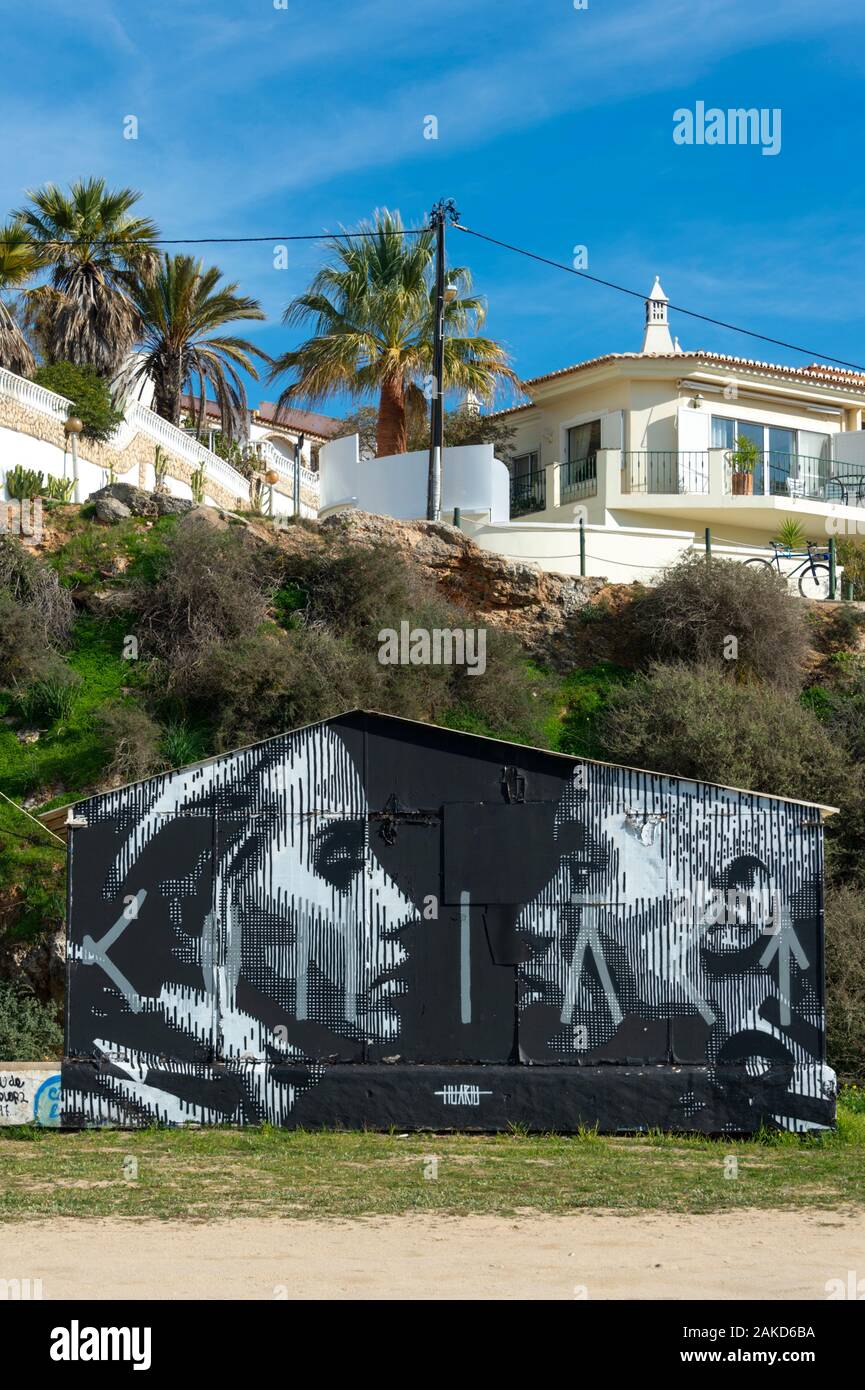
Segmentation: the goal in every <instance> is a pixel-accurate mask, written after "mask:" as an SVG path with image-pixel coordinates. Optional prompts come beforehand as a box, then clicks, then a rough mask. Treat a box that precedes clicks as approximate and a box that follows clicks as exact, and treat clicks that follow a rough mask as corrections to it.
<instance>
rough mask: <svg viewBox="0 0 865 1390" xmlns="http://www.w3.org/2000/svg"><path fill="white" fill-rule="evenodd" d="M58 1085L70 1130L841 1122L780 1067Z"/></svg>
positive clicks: (149, 1078) (701, 1127) (81, 1074)
mask: <svg viewBox="0 0 865 1390" xmlns="http://www.w3.org/2000/svg"><path fill="white" fill-rule="evenodd" d="M62 1077H63V1093H64V1099H63V1103H62V1115H63V1124H64V1126H65V1127H68V1128H82V1127H90V1126H93V1125H97V1126H98V1125H120V1126H137V1125H142V1124H150V1123H153V1121H154V1120H156V1121H164V1122H167V1123H182V1122H184V1121H187V1122H191V1123H196V1122H198V1123H201V1122H204V1123H223V1124H256V1123H261V1122H262V1121H264V1120H268V1121H270V1122H271V1123H273V1124H276V1125H279V1126H281V1127H283V1128H301V1127H302V1128H308V1129H317V1128H327V1129H377V1130H386V1129H391V1128H396V1129H402V1130H419V1129H429V1130H436V1131H440V1130H476V1131H486V1132H495V1131H499V1130H506V1129H508V1128H510V1127H511V1126H520V1127H522V1128H525V1129H528V1130H531V1131H535V1132H544V1131H555V1132H559V1133H573V1132H574V1131H576V1130H578V1129H580V1128H594V1127H597V1129H598V1130H599V1131H600V1132H602V1133H607V1134H615V1133H626V1132H634V1131H640V1130H646V1129H665V1130H685V1131H695V1132H699V1133H703V1134H715V1133H722V1132H723V1133H744V1134H749V1133H753V1132H754V1131H756V1130H758V1129H759V1128H761V1126H763V1127H767V1128H783V1129H788V1130H804V1129H811V1128H830V1127H832V1126H833V1125H834V1123H835V1086H834V1077H833V1074H832V1072H831V1071H829V1070H828V1069H826V1068H824V1070H823V1079H822V1081H821V1083H820V1086H819V1088H818V1089H819V1091H820V1094H819V1095H818V1096H813V1095H812V1096H807V1095H802V1094H799V1093H797V1092H795V1091H794V1090H792V1089H791V1084H792V1081H793V1077H792V1069H791V1068H789V1067H784V1066H778V1067H773V1068H771V1069H769V1070H767V1071H765V1072H762V1073H761V1074H760V1075H759V1076H752V1075H750V1074H749V1073H748V1071H747V1070H746V1068H745V1067H744V1066H742V1065H727V1066H723V1067H714V1068H710V1067H700V1066H681V1067H674V1066H669V1065H664V1066H649V1067H630V1066H623V1065H610V1066H599V1067H588V1066H586V1067H568V1066H549V1067H542V1066H536V1067H532V1066H406V1065H392V1066H389V1065H374V1064H342V1065H339V1064H335V1065H321V1066H304V1065H299V1066H286V1065H280V1064H270V1063H257V1064H244V1063H226V1064H221V1065H220V1064H215V1065H206V1064H198V1065H193V1066H192V1067H191V1068H190V1067H189V1066H187V1067H186V1068H185V1069H184V1070H183V1072H182V1073H181V1072H178V1071H176V1070H173V1069H172V1068H171V1067H170V1064H169V1065H168V1066H166V1067H165V1068H164V1069H163V1068H153V1069H152V1070H150V1071H149V1072H148V1073H147V1075H146V1078H145V1085H146V1087H147V1090H148V1092H149V1094H150V1096H153V1095H154V1093H162V1096H166V1095H167V1096H168V1097H169V1098H170V1099H171V1101H172V1102H173V1101H174V1100H175V1099H176V1100H177V1102H178V1105H174V1104H172V1105H171V1106H166V1107H164V1106H163V1105H161V1104H159V1103H156V1104H152V1103H148V1102H147V1100H144V1101H143V1103H142V1100H141V1099H138V1098H136V1096H135V1095H134V1091H133V1092H130V1090H129V1089H128V1088H127V1087H126V1086H125V1085H124V1084H123V1083H124V1080H125V1078H124V1074H123V1071H122V1069H121V1068H117V1067H115V1066H114V1065H112V1064H111V1063H108V1062H103V1063H99V1064H94V1063H88V1062H64V1063H63V1071H62ZM118 1082H119V1083H120V1087H119V1088H118V1084H117V1083H118ZM812 1089H813V1088H812ZM119 1091H125V1092H126V1098H124V1096H123V1095H122V1094H119ZM139 1094H140V1093H139ZM178 1109H179V1110H180V1111H182V1117H181V1118H180V1119H178V1113H177V1112H178Z"/></svg>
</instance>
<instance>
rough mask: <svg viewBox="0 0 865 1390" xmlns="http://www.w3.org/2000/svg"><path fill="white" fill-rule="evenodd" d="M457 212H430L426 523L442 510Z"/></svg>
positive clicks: (439, 206) (446, 204) (446, 208)
mask: <svg viewBox="0 0 865 1390" xmlns="http://www.w3.org/2000/svg"><path fill="white" fill-rule="evenodd" d="M458 219H459V213H458V212H457V210H456V207H455V206H454V202H453V199H452V198H442V200H441V202H438V203H436V205H435V207H434V208H433V210H432V212H431V213H430V226H431V228H432V229H433V231H434V232H435V234H436V272H435V306H434V308H435V319H434V323H433V360H432V388H431V389H432V398H431V401H430V450H429V483H428V486H427V509H426V514H427V521H439V520H440V518H441V509H442V460H443V457H444V360H445V304H446V303H449V302H450V301H451V300H453V299H455V298H456V291H455V290H449V288H448V287H447V286H446V284H445V226H446V224H447V223H448V222H456V221H458Z"/></svg>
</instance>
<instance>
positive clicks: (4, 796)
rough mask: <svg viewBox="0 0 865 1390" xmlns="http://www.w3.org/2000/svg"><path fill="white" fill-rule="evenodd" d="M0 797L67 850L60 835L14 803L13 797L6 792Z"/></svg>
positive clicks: (0, 794) (1, 793)
mask: <svg viewBox="0 0 865 1390" xmlns="http://www.w3.org/2000/svg"><path fill="white" fill-rule="evenodd" d="M0 796H2V798H3V800H4V801H8V802H9V805H10V806H12V807H14V809H15V810H16V811H20V813H21V815H22V816H26V817H27V819H28V820H32V822H33V824H34V825H38V826H39V829H40V830H42V831H44V832H45V834H46V835H50V836H51V838H52V839H53V840H57V842H58V844H61V845H62V846H63V848H64V850H65V849H66V843H65V841H64V840H61V838H60V836H59V835H55V834H54V831H53V830H49V829H48V826H47V825H43V824H42V822H41V820H37V819H36V817H35V816H31V814H30V812H29V811H25V809H24V807H23V806H19V805H18V802H17V801H13V800H12V798H11V796H7V795H6V793H5V792H0ZM10 833H12V834H14V833H15V832H14V831H12V832H10Z"/></svg>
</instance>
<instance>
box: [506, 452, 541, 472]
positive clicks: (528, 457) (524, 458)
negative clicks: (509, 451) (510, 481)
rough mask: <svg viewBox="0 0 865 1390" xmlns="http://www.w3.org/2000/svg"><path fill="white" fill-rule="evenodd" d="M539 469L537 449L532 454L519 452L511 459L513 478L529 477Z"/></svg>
mask: <svg viewBox="0 0 865 1390" xmlns="http://www.w3.org/2000/svg"><path fill="white" fill-rule="evenodd" d="M537 471H538V455H537V451H535V452H533V453H530V454H517V456H516V458H514V459H513V460H512V461H511V477H512V478H529V477H531V475H532V474H533V473H537Z"/></svg>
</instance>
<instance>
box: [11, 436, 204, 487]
mask: <svg viewBox="0 0 865 1390" xmlns="http://www.w3.org/2000/svg"><path fill="white" fill-rule="evenodd" d="M18 464H20V465H21V467H22V468H33V469H35V470H36V471H37V472H39V473H42V474H44V476H45V477H46V478H47V477H51V478H71V477H72V454H71V452H69V451H68V452H67V453H66V454H65V455H64V453H63V450H62V449H59V448H58V447H57V445H56V444H49V443H47V442H46V441H44V440H42V439H34V438H33V437H32V435H29V434H19V432H18V431H17V430H10V429H5V428H0V477H2V479H3V487H2V496H3V497H4V498H5V497H8V491H7V489H6V482H5V480H6V474H7V473H8V472H9V471H10V469H12V468H15V467H16V466H17V465H18ZM133 474H134V476H133ZM78 479H79V492H80V496H81V500H82V501H84V499H85V498H86V497H88V496H89V495H90V493H91V492H97V491H98V490H99V488H101V487H105V485H106V483H107V482H108V474H107V472H106V470H105V469H104V468H99V467H98V466H97V464H95V463H90V462H89V461H88V460H87V459H79V463H78ZM117 481H118V482H128V481H132V482H137V481H138V476H137V469H132V470H131V471H130V473H129V474H128V475H126V476H125V477H123V476H121V475H118V478H117ZM183 495H186V494H183Z"/></svg>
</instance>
